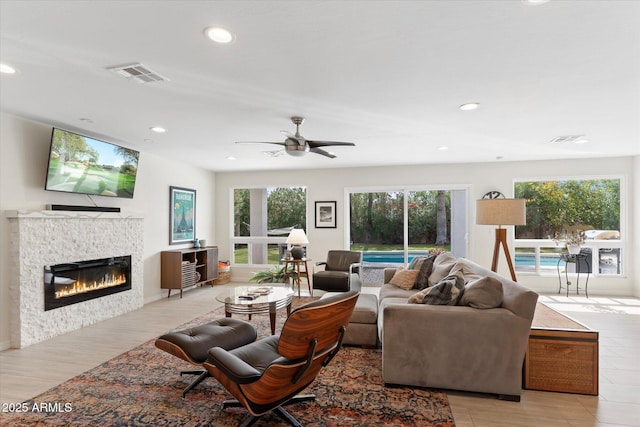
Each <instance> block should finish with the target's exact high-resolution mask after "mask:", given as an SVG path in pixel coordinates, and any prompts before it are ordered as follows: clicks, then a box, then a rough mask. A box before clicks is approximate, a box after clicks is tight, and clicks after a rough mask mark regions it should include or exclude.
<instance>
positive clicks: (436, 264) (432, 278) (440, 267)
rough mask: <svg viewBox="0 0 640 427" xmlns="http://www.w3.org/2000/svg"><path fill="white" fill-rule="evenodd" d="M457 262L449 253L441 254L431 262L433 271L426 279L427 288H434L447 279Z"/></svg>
mask: <svg viewBox="0 0 640 427" xmlns="http://www.w3.org/2000/svg"><path fill="white" fill-rule="evenodd" d="M457 261H458V259H457V258H456V257H455V256H454V255H453V254H452V253H451V252H443V253H441V254H440V255H438V256H437V257H436V259H435V260H434V261H433V269H432V271H431V274H430V275H429V279H428V283H429V286H434V285H436V284H437V283H438V282H439V281H440V280H442V279H444V278H445V277H447V276H448V275H449V273H450V272H451V268H452V267H453V266H454V265H455V263H456V262H457Z"/></svg>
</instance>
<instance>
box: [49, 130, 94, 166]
mask: <svg viewBox="0 0 640 427" xmlns="http://www.w3.org/2000/svg"><path fill="white" fill-rule="evenodd" d="M52 147H53V151H54V152H56V153H58V155H60V157H61V158H62V160H63V161H64V162H69V161H77V162H79V161H83V160H86V161H89V162H91V163H96V162H97V161H98V152H97V151H96V150H94V149H93V148H91V147H90V146H89V145H87V141H86V140H85V138H84V137H82V136H80V135H76V134H72V133H69V132H55V133H54V134H53V141H52Z"/></svg>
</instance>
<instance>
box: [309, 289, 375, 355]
mask: <svg viewBox="0 0 640 427" xmlns="http://www.w3.org/2000/svg"><path fill="white" fill-rule="evenodd" d="M335 294H336V292H327V293H325V294H324V295H322V297H321V298H328V297H329V296H331V295H335ZM343 344H348V345H360V346H363V347H377V345H378V297H376V296H375V295H373V294H364V293H361V294H360V296H359V297H358V301H357V302H356V306H355V308H354V309H353V314H352V315H351V319H350V320H349V324H348V325H347V331H346V333H345V335H344V341H343Z"/></svg>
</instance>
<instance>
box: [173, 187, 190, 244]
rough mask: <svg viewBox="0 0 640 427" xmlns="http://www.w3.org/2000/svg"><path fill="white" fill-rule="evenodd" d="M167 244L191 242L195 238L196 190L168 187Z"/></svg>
mask: <svg viewBox="0 0 640 427" xmlns="http://www.w3.org/2000/svg"><path fill="white" fill-rule="evenodd" d="M169 201H170V203H171V206H170V210H169V211H170V213H169V244H170V245H177V244H180V243H188V242H193V241H194V240H195V238H196V190H190V189H188V188H180V187H173V186H172V187H169Z"/></svg>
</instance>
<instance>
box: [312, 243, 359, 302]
mask: <svg viewBox="0 0 640 427" xmlns="http://www.w3.org/2000/svg"><path fill="white" fill-rule="evenodd" d="M361 264H362V252H357V251H338V250H333V251H329V252H327V260H326V261H325V262H318V263H316V266H324V270H320V271H316V272H315V273H314V274H313V289H321V290H323V291H329V292H347V291H360V289H361V286H362V282H361V280H360V266H361Z"/></svg>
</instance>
